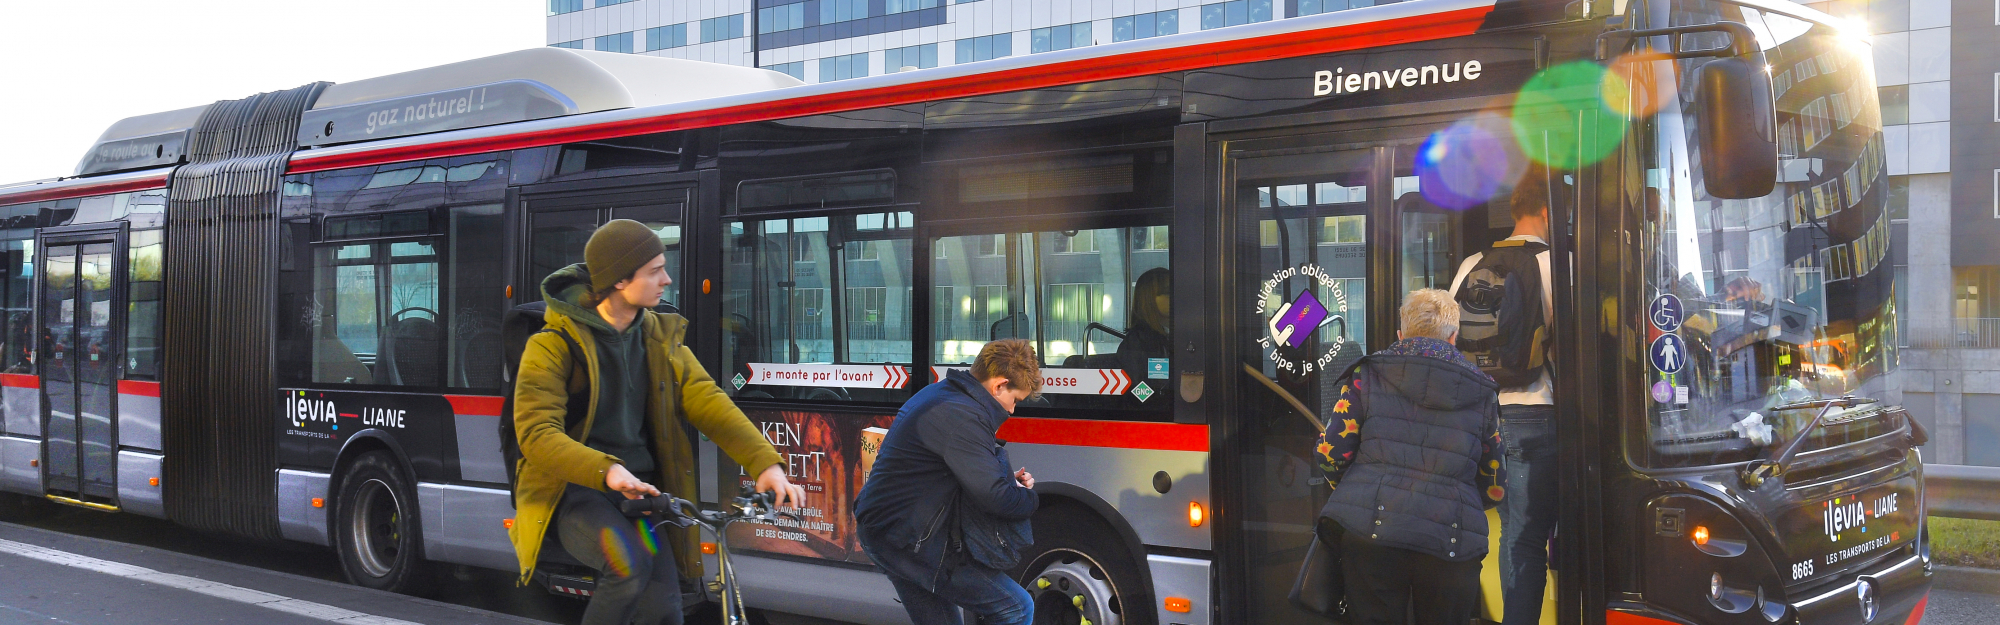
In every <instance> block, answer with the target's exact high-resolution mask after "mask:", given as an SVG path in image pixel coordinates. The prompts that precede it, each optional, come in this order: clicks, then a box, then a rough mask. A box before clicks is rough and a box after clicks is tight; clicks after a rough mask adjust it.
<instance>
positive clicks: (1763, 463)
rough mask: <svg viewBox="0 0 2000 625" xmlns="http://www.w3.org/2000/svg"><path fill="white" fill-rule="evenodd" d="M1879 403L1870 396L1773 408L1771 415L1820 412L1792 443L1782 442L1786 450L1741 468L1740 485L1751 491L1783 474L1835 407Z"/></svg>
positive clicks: (1815, 400)
mask: <svg viewBox="0 0 2000 625" xmlns="http://www.w3.org/2000/svg"><path fill="white" fill-rule="evenodd" d="M1880 401H1882V400H1879V399H1875V398H1873V397H1855V396H1853V395H1843V396H1841V397H1839V398H1837V399H1812V400H1807V401H1799V402H1792V403H1789V404H1784V405H1782V406H1778V407H1776V408H1772V409H1771V412H1774V413H1775V412H1778V411H1781V410H1798V409H1800V408H1819V412H1816V413H1813V418H1812V421H1809V422H1807V423H1806V426H1805V427H1803V428H1799V432H1798V434H1796V435H1793V436H1792V440H1791V442H1789V443H1785V448H1784V449H1783V450H1781V451H1779V452H1778V454H1777V455H1776V457H1773V458H1770V459H1760V460H1752V461H1750V464H1746V465H1743V474H1742V477H1743V484H1744V485H1745V486H1749V487H1750V488H1757V487H1760V486H1763V485H1764V481H1765V480H1769V479H1771V478H1774V477H1778V476H1780V475H1784V474H1785V468H1786V467H1787V466H1789V465H1790V464H1791V462H1792V456H1793V455H1794V454H1797V453H1798V451H1799V445H1801V444H1803V443H1805V440H1806V435H1808V434H1811V433H1812V431H1813V430H1815V429H1818V428H1819V426H1820V425H1821V424H1824V423H1825V422H1826V413H1829V412H1832V411H1833V409H1834V408H1853V407H1855V406H1865V405H1868V404H1873V403H1878V402H1880Z"/></svg>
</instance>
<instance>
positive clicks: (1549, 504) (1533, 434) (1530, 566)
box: [1500, 405, 1560, 625]
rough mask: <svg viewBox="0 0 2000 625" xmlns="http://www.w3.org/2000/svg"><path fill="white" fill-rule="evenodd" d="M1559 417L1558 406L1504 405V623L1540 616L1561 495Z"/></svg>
mask: <svg viewBox="0 0 2000 625" xmlns="http://www.w3.org/2000/svg"><path fill="white" fill-rule="evenodd" d="M1555 415H1556V411H1555V407H1554V406H1546V405H1543V406H1501V407H1500V441H1501V444H1502V445H1504V446H1506V449H1507V486H1506V488H1507V495H1506V497H1504V498H1502V499H1501V500H1500V588H1501V591H1502V597H1503V598H1504V599H1505V609H1504V616H1503V617H1502V620H1501V624H1502V625H1534V624H1536V623H1540V622H1541V620H1542V594H1543V592H1544V591H1545V590H1546V589H1547V587H1548V574H1549V539H1550V538H1551V537H1553V536H1554V535H1555V529H1556V512H1557V508H1556V507H1557V505H1558V504H1559V502H1558V501H1557V498H1558V497H1559V496H1560V495H1558V494H1557V490H1556V489H1557V488H1558V486H1557V483H1556V471H1557V468H1556V458H1557V453H1556V451H1557V450H1556V437H1555V426H1554V421H1555Z"/></svg>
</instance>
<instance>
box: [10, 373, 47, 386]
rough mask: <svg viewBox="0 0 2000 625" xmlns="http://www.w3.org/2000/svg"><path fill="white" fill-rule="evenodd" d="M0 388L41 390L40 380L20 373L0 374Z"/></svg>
mask: <svg viewBox="0 0 2000 625" xmlns="http://www.w3.org/2000/svg"><path fill="white" fill-rule="evenodd" d="M0 386H8V387H13V388H41V387H42V379H41V378H38V377H35V376H32V375H25V374H20V373H0Z"/></svg>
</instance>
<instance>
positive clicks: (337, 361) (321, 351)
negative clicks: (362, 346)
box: [313, 338, 375, 384]
mask: <svg viewBox="0 0 2000 625" xmlns="http://www.w3.org/2000/svg"><path fill="white" fill-rule="evenodd" d="M313 343H314V346H313V381H314V382H334V383H339V384H374V383H375V374H374V373H372V372H370V371H369V370H368V365H367V364H364V363H362V362H361V357H360V356H356V355H354V350H350V349H348V348H347V344H346V343H342V342H341V341H340V339H336V338H325V339H318V340H316V341H313Z"/></svg>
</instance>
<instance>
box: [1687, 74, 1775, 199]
mask: <svg viewBox="0 0 2000 625" xmlns="http://www.w3.org/2000/svg"><path fill="white" fill-rule="evenodd" d="M1758 56H1761V55H1751V56H1731V57H1723V58H1718V59H1715V60H1712V61H1709V62H1707V63H1704V64H1702V66H1701V68H1700V69H1698V70H1696V74H1697V75H1696V78H1695V85H1696V96H1695V97H1696V99H1697V101H1698V106H1697V107H1696V108H1695V110H1696V111H1697V113H1696V114H1697V115H1698V116H1699V119H1698V121H1699V123H1700V125H1701V128H1700V132H1701V136H1700V141H1701V175H1702V179H1703V181H1704V185H1705V186H1706V187H1707V188H1708V195H1709V196H1711V197H1717V198H1724V199H1732V200H1743V199H1749V198H1758V197H1764V196H1766V195H1770V194H1771V189H1772V187H1774V186H1775V185H1776V184H1777V181H1778V139H1777V125H1778V124H1777V109H1776V104H1775V102H1774V101H1773V100H1772V98H1771V76H1770V74H1769V73H1768V72H1766V71H1765V70H1764V66H1763V64H1762V63H1759V62H1756V61H1754V60H1753V59H1755V58H1757V57H1758Z"/></svg>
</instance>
